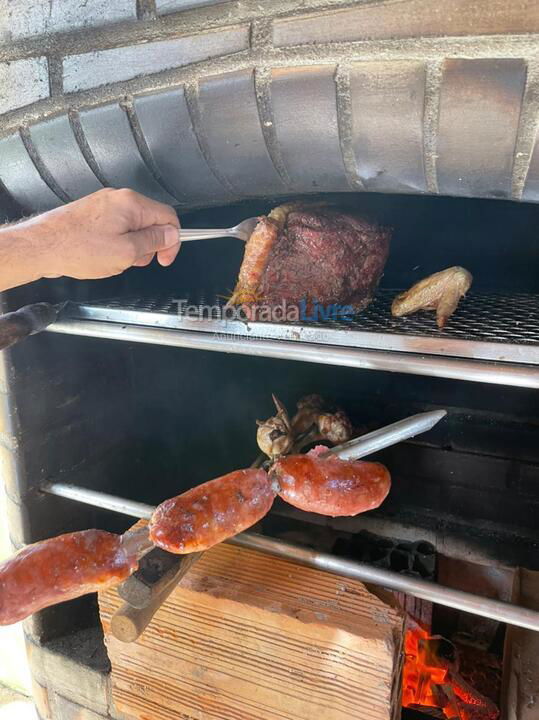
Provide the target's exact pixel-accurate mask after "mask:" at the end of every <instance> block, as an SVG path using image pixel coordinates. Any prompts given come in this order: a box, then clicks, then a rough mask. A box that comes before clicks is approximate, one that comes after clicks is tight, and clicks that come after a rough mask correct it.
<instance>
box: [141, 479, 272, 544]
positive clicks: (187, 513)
mask: <svg viewBox="0 0 539 720" xmlns="http://www.w3.org/2000/svg"><path fill="white" fill-rule="evenodd" d="M274 499H275V491H274V490H273V488H272V484H271V482H270V480H269V477H268V474H267V473H266V472H265V471H264V470H260V469H256V470H255V469H247V470H235V471H234V472H231V473H228V475H223V476H222V477H219V478H216V479H215V480H210V481H209V482H206V483H203V484H202V485H198V486H197V487H194V488H192V489H191V490H188V491H187V492H184V493H183V494H182V495H178V496H177V497H174V498H171V499H170V500H165V502H163V503H161V505H159V507H157V508H156V510H155V512H154V513H153V515H152V518H151V520H150V540H151V541H152V542H153V543H154V544H155V545H157V546H158V547H160V548H163V550H167V551H168V552H172V553H177V554H179V555H182V554H186V553H191V552H200V551H201V550H207V549H208V548H210V547H212V545H216V544H217V543H220V542H223V540H226V539H227V538H229V537H232V536H233V535H237V534H238V533H240V532H242V530H246V529H247V528H248V527H251V525H254V524H255V523H257V522H258V521H259V520H261V519H262V518H263V517H264V515H266V514H267V513H268V512H269V510H270V508H271V506H272V504H273V500H274Z"/></svg>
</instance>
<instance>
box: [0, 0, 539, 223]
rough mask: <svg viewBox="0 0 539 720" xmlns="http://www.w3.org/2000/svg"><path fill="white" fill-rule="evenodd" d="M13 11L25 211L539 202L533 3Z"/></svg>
mask: <svg viewBox="0 0 539 720" xmlns="http://www.w3.org/2000/svg"><path fill="white" fill-rule="evenodd" d="M3 4H4V12H1V6H2V0H0V18H1V19H0V38H3V39H4V42H3V44H1V45H0V153H1V162H0V188H3V190H4V192H6V191H7V192H8V193H9V194H10V195H11V196H12V197H13V198H14V199H15V200H16V201H17V202H18V203H19V205H20V206H22V207H23V208H24V209H27V210H30V211H34V210H41V209H46V208H48V207H53V206H55V205H58V204H59V203H61V202H66V201H67V200H70V199H73V198H75V197H78V196H80V195H82V194H85V193H87V192H90V191H92V190H94V189H97V188H99V187H102V186H103V185H117V184H122V185H128V186H132V187H133V186H134V187H136V189H138V190H140V191H142V192H146V193H147V194H149V195H151V196H153V197H156V198H159V199H161V200H164V201H166V202H172V203H174V204H176V205H178V206H180V207H181V206H185V207H188V206H190V207H192V206H196V205H204V204H211V203H213V204H217V203H223V202H229V201H231V200H233V199H239V198H243V197H249V196H254V195H260V194H278V193H281V194H282V193H290V192H300V193H302V192H312V191H318V190H335V191H351V190H362V189H366V190H369V191H381V192H411V193H423V192H428V193H442V194H451V195H466V196H477V197H493V198H510V199H515V200H520V199H524V200H529V201H538V200H539V148H538V143H537V142H536V137H537V128H538V125H539V58H538V54H539V43H538V42H537V39H538V35H537V33H538V32H539V5H538V4H537V3H536V2H534V1H533V0H522V2H519V3H516V4H515V3H512V4H510V3H506V2H505V0H476V1H475V2H473V3H470V2H468V0H456V2H454V3H452V12H451V13H447V12H445V10H444V6H443V4H439V3H432V2H430V0H407V1H405V2H398V3H393V2H387V1H383V0H379V1H378V2H377V1H374V2H369V3H363V2H358V3H350V2H345V0H326V1H325V2H323V1H322V0H311V1H310V3H308V5H309V9H306V8H305V5H306V3H304V2H300V1H299V0H296V1H294V0H276V1H275V2H271V3H260V2H256V1H255V0H243V1H242V2H222V1H220V0H203V1H200V0H198V1H197V0H157V1H155V0H139V1H138V2H135V0H121V1H120V2H117V3H111V2H108V3H104V2H101V1H100V0H99V1H98V2H92V3H86V2H82V0H78V1H77V0H67V1H66V2H63V3H49V2H34V3H26V2H22V0H21V1H19V0H3ZM157 121H158V124H157V126H156V122H157ZM179 147H181V153H179V152H178V148H179ZM111 150H113V152H114V162H112V160H111V155H110V152H111Z"/></svg>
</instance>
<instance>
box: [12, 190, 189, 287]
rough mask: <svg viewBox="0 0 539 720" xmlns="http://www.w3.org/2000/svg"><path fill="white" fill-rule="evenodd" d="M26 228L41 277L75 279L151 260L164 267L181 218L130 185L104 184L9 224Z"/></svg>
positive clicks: (175, 244)
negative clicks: (102, 188) (63, 202)
mask: <svg viewBox="0 0 539 720" xmlns="http://www.w3.org/2000/svg"><path fill="white" fill-rule="evenodd" d="M15 228H16V230H17V231H18V232H27V233H28V234H29V236H30V238H31V246H32V248H34V253H35V257H34V258H31V257H29V258H27V262H29V263H32V262H35V263H37V264H38V265H39V268H40V275H41V276H42V277H59V276H67V277H72V278H78V279H79V280H90V279H97V278H105V277H110V276H112V275H119V274H120V273H122V272H123V271H124V270H127V268H130V267H133V266H135V267H144V266H146V265H149V264H150V263H151V261H152V260H153V258H154V257H155V255H157V260H158V262H159V263H160V264H161V265H163V266H164V267H166V266H168V265H170V264H171V263H172V262H174V259H175V258H176V255H177V254H178V251H179V249H180V238H179V228H180V223H179V220H178V217H177V215H176V213H175V212H174V210H173V209H172V208H171V207H169V206H168V205H163V204H162V203H159V202H156V201H155V200H150V199H149V198H147V197H144V195H140V194H139V193H137V192H135V191H133V190H113V189H112V188H105V189H104V190H99V191H98V192H95V193H93V194H92V195H88V196H87V197H84V198H82V199H80V200H76V201H75V202H72V203H69V204H68V205H64V206H63V207H59V208H56V209H55V210H50V211H49V212H46V213H43V214H42V215H38V216H36V217H34V218H30V219H29V220H26V221H24V222H23V223H20V224H18V225H17V226H15V227H13V228H12V230H15Z"/></svg>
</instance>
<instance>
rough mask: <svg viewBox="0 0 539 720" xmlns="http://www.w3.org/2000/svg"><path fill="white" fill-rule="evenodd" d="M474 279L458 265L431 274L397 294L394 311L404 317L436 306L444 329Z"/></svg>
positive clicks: (392, 308) (437, 319) (392, 310)
mask: <svg viewBox="0 0 539 720" xmlns="http://www.w3.org/2000/svg"><path fill="white" fill-rule="evenodd" d="M472 279H473V278H472V275H471V273H469V272H468V270H466V269H465V268H463V267H459V266H458V265H455V266H453V267H450V268H447V269H446V270H441V271H440V272H437V273H434V275H429V276H428V277H426V278H424V279H423V280H420V281H419V282H417V283H416V284H415V285H413V286H412V287H411V288H410V289H409V290H406V291H405V292H403V293H401V294H400V295H397V297H396V298H395V299H394V300H393V304H392V305H391V313H392V315H394V316H395V317H403V316H404V315H411V314H412V313H415V312H417V311H418V310H436V323H437V325H438V327H439V328H440V329H443V328H444V327H445V324H446V322H447V321H448V320H449V318H450V317H451V315H452V314H453V313H454V312H455V310H456V309H457V306H458V304H459V300H460V298H461V297H464V295H466V293H467V292H468V290H469V289H470V287H471V284H472Z"/></svg>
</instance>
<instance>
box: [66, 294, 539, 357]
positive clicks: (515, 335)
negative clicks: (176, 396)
mask: <svg viewBox="0 0 539 720" xmlns="http://www.w3.org/2000/svg"><path fill="white" fill-rule="evenodd" d="M397 292H398V291H397V290H379V291H378V293H377V296H376V298H375V300H374V301H373V302H372V303H371V305H370V306H369V307H368V308H367V309H366V310H364V311H363V312H361V313H358V314H356V315H354V316H351V317H349V318H347V319H342V318H341V319H339V318H333V319H329V320H328V319H326V320H320V319H318V318H316V319H313V318H309V317H307V318H305V319H303V320H300V321H297V322H247V321H245V320H243V319H238V317H237V314H234V312H233V311H227V310H226V309H225V307H224V306H225V304H226V299H225V298H224V296H223V295H220V294H219V293H216V292H206V293H203V292H200V291H192V292H187V291H184V292H179V293H178V295H177V296H176V297H165V298H125V299H123V298H122V299H113V300H108V301H102V302H95V303H92V304H81V305H76V304H73V305H71V307H70V309H69V312H68V314H67V316H66V317H69V318H72V319H77V320H94V321H106V322H116V323H127V324H131V325H144V326H147V327H148V326H150V327H160V328H168V329H175V330H190V331H195V332H207V333H222V334H225V335H230V336H237V337H238V339H241V338H242V337H248V338H250V339H252V338H261V339H268V340H289V341H295V342H306V343H316V344H322V345H333V346H340V347H349V348H362V349H365V350H384V351H388V352H398V353H415V354H421V355H424V354H427V355H442V356H445V357H453V358H457V357H460V358H470V359H473V360H491V361H494V362H505V363H509V362H512V363H524V364H531V365H539V296H538V295H525V294H522V293H521V294H515V295H504V294H485V293H477V294H470V295H468V296H467V297H466V298H465V299H464V300H463V301H461V303H460V305H459V307H458V309H457V311H456V312H455V314H454V315H453V316H452V317H451V319H450V321H449V323H448V326H447V327H446V328H445V329H444V330H443V331H440V330H438V328H437V327H436V323H435V317H434V313H432V312H429V313H426V312H424V313H417V314H415V315H412V316H410V317H409V318H394V317H392V315H391V301H392V299H393V298H394V297H395V295H396V293H397ZM179 301H185V302H184V304H183V305H181V306H180V305H179V304H178V302H179Z"/></svg>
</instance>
